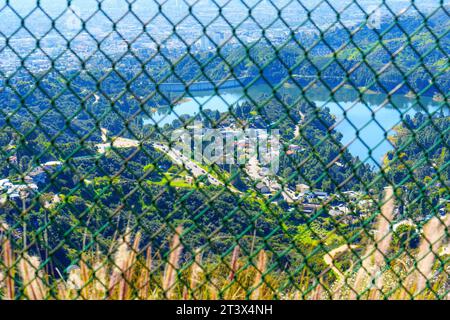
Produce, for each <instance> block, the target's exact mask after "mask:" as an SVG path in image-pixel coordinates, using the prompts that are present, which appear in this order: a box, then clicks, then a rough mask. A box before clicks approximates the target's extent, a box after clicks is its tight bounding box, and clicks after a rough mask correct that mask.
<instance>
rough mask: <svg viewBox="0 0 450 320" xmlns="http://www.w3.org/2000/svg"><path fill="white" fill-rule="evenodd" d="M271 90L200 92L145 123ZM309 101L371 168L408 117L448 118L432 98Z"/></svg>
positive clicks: (320, 91)
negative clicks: (333, 119)
mask: <svg viewBox="0 0 450 320" xmlns="http://www.w3.org/2000/svg"><path fill="white" fill-rule="evenodd" d="M271 92H272V88H271V87H269V86H268V85H263V84H259V85H253V86H252V87H250V88H249V89H248V90H247V96H246V95H245V94H244V92H243V90H242V88H233V89H224V90H221V91H219V92H218V93H217V92H214V91H197V92H193V93H192V94H191V95H190V96H189V97H186V99H183V100H182V101H181V102H180V103H179V104H177V105H176V106H175V107H173V109H172V110H170V108H160V109H157V110H155V112H154V113H153V115H152V117H151V118H147V119H144V123H146V124H155V123H157V124H158V125H159V126H163V125H164V124H167V123H172V121H174V120H176V119H178V118H179V117H180V116H182V115H190V116H193V115H196V114H197V113H198V112H199V110H201V109H202V110H206V109H210V110H218V111H220V112H225V111H228V110H229V107H230V106H231V105H233V104H235V103H237V102H239V101H243V100H245V99H248V97H251V98H253V99H257V98H258V97H260V96H261V95H263V94H265V95H270V94H271ZM277 93H278V94H281V95H284V94H288V95H290V96H291V97H292V98H294V99H296V98H298V97H299V95H300V94H301V91H300V90H299V89H298V88H293V87H283V88H280V89H278V90H277ZM306 98H307V99H308V100H309V101H313V102H315V104H316V105H317V106H318V107H325V108H329V109H330V112H331V114H333V115H334V116H335V117H336V127H335V129H336V130H337V131H339V132H340V133H342V135H343V138H342V141H341V142H342V143H343V145H344V146H347V147H348V149H349V151H350V152H351V153H352V154H353V155H354V156H358V157H359V158H360V159H361V160H362V161H365V162H367V163H370V164H376V163H378V164H379V163H380V162H381V160H382V158H383V156H384V155H385V154H386V152H387V151H389V150H391V149H393V146H392V144H391V143H390V142H389V141H388V140H387V139H386V137H387V136H388V135H392V134H394V131H393V128H394V127H395V126H396V125H398V124H399V123H401V119H402V117H404V116H405V115H406V114H409V115H411V116H413V115H414V114H415V113H417V112H420V111H421V112H428V113H430V114H441V113H442V114H445V115H449V108H448V105H447V104H446V103H445V102H436V101H433V99H431V98H429V97H422V98H420V99H418V100H416V99H414V98H407V97H405V96H402V95H397V96H396V95H394V96H392V97H391V99H390V100H388V99H387V96H386V95H383V94H375V93H370V94H364V95H363V96H362V97H360V95H359V93H358V92H357V91H356V90H355V89H353V88H345V87H343V88H341V89H340V90H338V91H337V92H336V93H335V94H334V95H333V99H330V94H329V91H328V90H326V89H324V88H313V89H310V90H308V91H307V94H306Z"/></svg>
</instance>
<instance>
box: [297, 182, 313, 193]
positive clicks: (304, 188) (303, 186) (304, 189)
mask: <svg viewBox="0 0 450 320" xmlns="http://www.w3.org/2000/svg"><path fill="white" fill-rule="evenodd" d="M309 189H310V187H309V186H308V185H306V184H303V183H299V184H297V185H296V186H295V190H296V191H297V192H300V193H306V192H307V191H309Z"/></svg>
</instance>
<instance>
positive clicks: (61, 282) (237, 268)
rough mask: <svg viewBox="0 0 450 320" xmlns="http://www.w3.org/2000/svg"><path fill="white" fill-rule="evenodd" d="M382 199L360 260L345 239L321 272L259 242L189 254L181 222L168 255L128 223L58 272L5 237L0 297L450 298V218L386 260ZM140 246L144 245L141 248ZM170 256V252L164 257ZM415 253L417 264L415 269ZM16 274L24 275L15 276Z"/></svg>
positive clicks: (387, 221) (386, 207)
mask: <svg viewBox="0 0 450 320" xmlns="http://www.w3.org/2000/svg"><path fill="white" fill-rule="evenodd" d="M384 199H385V201H384V204H383V206H382V207H381V213H382V215H380V216H379V217H378V219H377V221H376V223H375V225H374V228H375V236H374V239H373V241H372V243H368V244H367V246H366V248H365V250H363V255H362V256H363V261H362V266H361V265H359V266H358V264H357V263H356V262H357V261H358V256H357V255H352V257H353V258H349V257H348V255H345V258H343V256H344V253H345V252H348V251H349V250H351V251H353V252H354V250H361V249H363V248H360V244H358V245H356V244H354V245H349V244H344V245H341V246H339V247H337V248H335V249H334V250H330V251H329V253H328V254H325V255H324V256H323V257H322V258H323V260H324V262H325V263H326V264H327V265H328V267H329V269H328V270H325V271H324V272H323V273H322V274H321V275H320V276H319V277H317V274H315V273H314V272H312V271H310V270H309V269H308V268H307V267H305V268H303V269H302V270H301V272H300V274H299V275H295V276H289V275H288V274H287V273H283V272H282V271H280V268H276V269H274V270H275V271H272V270H273V268H272V266H273V264H274V263H276V261H274V259H273V258H272V257H271V256H270V255H268V252H266V251H264V250H260V251H259V252H258V255H257V256H256V257H255V259H254V260H255V261H253V258H250V257H249V256H245V255H243V254H242V252H245V251H244V249H243V248H242V251H241V247H240V246H239V245H236V246H235V247H234V248H233V251H232V253H231V254H230V255H229V257H228V259H226V260H223V261H222V260H220V261H214V260H211V259H212V258H211V257H209V258H208V257H206V258H205V256H204V254H203V251H202V249H197V250H194V252H193V254H192V256H191V255H190V254H188V253H187V252H184V248H183V241H182V233H183V228H182V227H181V226H179V227H178V228H176V230H175V232H174V234H173V235H172V237H171V240H170V241H169V242H170V245H169V248H167V249H166V250H167V252H166V253H167V254H166V255H165V254H163V253H164V252H161V251H158V252H156V255H155V254H153V252H152V248H151V247H150V246H148V244H143V243H141V242H142V238H141V234H140V233H137V234H135V235H132V234H131V232H130V231H129V230H127V231H126V233H125V235H124V236H123V237H122V238H120V239H119V240H118V241H117V242H116V244H113V249H111V250H110V252H109V253H106V254H102V253H101V252H99V251H98V250H97V251H96V252H91V253H85V254H83V255H82V257H81V259H80V261H79V263H78V266H77V267H73V268H72V269H71V270H70V272H69V274H68V276H67V277H66V278H64V277H63V278H60V279H54V278H53V279H52V278H51V277H50V276H49V275H47V274H45V272H44V270H43V269H42V266H41V263H40V259H39V258H38V257H36V256H29V255H27V254H14V248H12V246H11V242H10V241H9V240H6V241H3V243H2V255H1V256H2V261H0V297H2V298H3V299H17V298H26V299H33V300H41V299H46V298H52V297H56V298H58V299H93V300H97V299H114V300H116V299H117V300H118V299H124V300H125V299H253V300H258V299H274V298H278V299H280V298H281V299H311V300H318V299H356V298H358V299H385V298H387V299H410V298H411V297H414V298H416V299H436V298H437V295H436V293H438V292H439V293H440V294H441V295H442V297H443V298H447V299H448V295H446V294H445V290H444V288H445V285H446V283H447V282H448V275H447V273H446V272H440V273H437V272H436V263H435V261H436V256H435V253H437V252H438V251H439V249H440V247H441V246H442V245H443V244H444V238H445V236H446V229H447V227H448V226H449V224H450V218H449V217H446V218H445V219H444V218H442V219H438V218H433V219H431V220H430V221H429V222H428V223H427V224H426V225H425V226H424V228H423V237H422V240H421V243H420V245H419V248H418V250H417V253H416V255H415V256H413V257H411V258H409V259H408V258H407V257H405V256H399V257H397V258H395V259H393V260H392V261H390V262H389V265H386V262H385V257H386V256H388V255H389V254H390V252H389V250H390V245H391V240H392V235H391V230H390V225H391V222H392V219H393V212H394V205H395V203H394V201H393V190H392V188H387V189H386V193H385V197H384ZM142 247H143V248H145V249H144V250H141V248H142ZM203 250H204V249H203ZM186 251H188V250H186ZM165 256H167V259H164V258H163V257H165ZM109 257H111V258H112V259H111V258H109ZM250 259H251V260H250ZM345 259H347V260H345ZM348 259H351V260H352V261H351V264H350V267H348V264H347V267H346V268H347V270H342V269H343V268H342V267H341V266H340V264H339V262H341V261H347V262H348ZM415 260H416V261H418V263H417V268H416V269H413V268H412V267H411V266H412V265H413V262H414V261H415ZM357 267H358V268H357ZM356 268H357V269H356ZM16 274H17V276H16ZM329 275H334V277H330V276H329ZM17 279H20V281H17V282H15V280H17ZM18 292H23V295H20V294H18Z"/></svg>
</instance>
